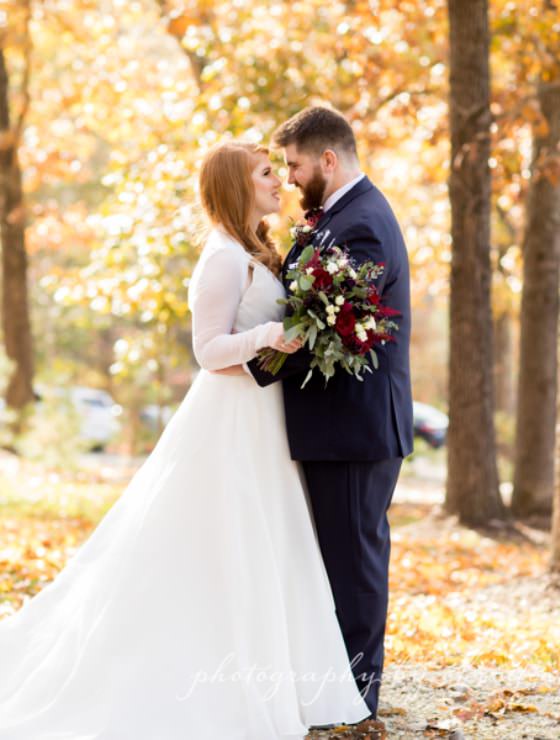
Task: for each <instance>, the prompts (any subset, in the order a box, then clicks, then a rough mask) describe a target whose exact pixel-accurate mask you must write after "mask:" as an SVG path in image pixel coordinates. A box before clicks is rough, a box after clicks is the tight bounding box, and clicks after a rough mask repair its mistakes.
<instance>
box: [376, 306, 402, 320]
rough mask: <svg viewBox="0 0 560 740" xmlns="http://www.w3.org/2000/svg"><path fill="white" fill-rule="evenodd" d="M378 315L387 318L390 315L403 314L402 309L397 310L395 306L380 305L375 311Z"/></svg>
mask: <svg viewBox="0 0 560 740" xmlns="http://www.w3.org/2000/svg"><path fill="white" fill-rule="evenodd" d="M375 315H376V317H379V318H387V317H389V316H402V314H401V312H400V311H396V310H395V309H394V308H390V307H389V306H379V307H378V309H377V311H376V312H375Z"/></svg>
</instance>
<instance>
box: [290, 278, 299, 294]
mask: <svg viewBox="0 0 560 740" xmlns="http://www.w3.org/2000/svg"><path fill="white" fill-rule="evenodd" d="M290 290H291V291H292V293H295V292H296V290H297V280H292V282H291V283H290Z"/></svg>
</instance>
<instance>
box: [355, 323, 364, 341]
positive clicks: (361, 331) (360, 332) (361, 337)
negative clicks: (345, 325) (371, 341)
mask: <svg viewBox="0 0 560 740" xmlns="http://www.w3.org/2000/svg"><path fill="white" fill-rule="evenodd" d="M354 331H355V332H356V336H357V337H358V339H359V340H360V341H361V342H365V341H366V339H367V334H366V330H365V329H364V327H363V324H356V326H355V328H354Z"/></svg>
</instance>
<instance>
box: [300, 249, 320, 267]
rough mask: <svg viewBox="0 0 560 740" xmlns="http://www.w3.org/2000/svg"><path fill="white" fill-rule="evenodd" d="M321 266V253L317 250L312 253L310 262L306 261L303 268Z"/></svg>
mask: <svg viewBox="0 0 560 740" xmlns="http://www.w3.org/2000/svg"><path fill="white" fill-rule="evenodd" d="M320 265H321V252H320V251H319V250H318V249H315V250H314V251H313V257H311V259H310V260H307V262H306V263H305V265H303V267H304V268H305V269H307V268H308V267H319V266H320Z"/></svg>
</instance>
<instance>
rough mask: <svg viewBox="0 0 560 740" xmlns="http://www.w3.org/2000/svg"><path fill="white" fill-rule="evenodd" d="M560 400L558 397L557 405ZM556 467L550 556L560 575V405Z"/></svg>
mask: <svg viewBox="0 0 560 740" xmlns="http://www.w3.org/2000/svg"><path fill="white" fill-rule="evenodd" d="M559 400H560V398H558V397H557V403H558V401H559ZM556 419H557V426H556V451H555V452H556V466H555V483H554V504H553V512H552V550H551V554H550V570H551V571H552V572H553V573H560V429H559V428H558V427H559V426H560V403H558V407H557V409H556Z"/></svg>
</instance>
